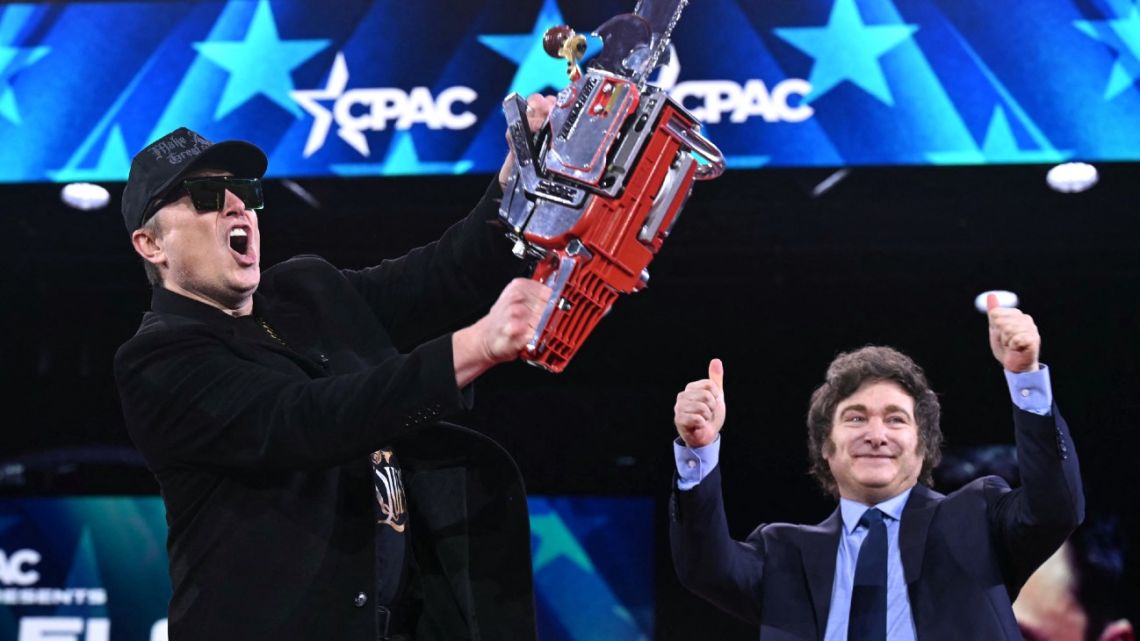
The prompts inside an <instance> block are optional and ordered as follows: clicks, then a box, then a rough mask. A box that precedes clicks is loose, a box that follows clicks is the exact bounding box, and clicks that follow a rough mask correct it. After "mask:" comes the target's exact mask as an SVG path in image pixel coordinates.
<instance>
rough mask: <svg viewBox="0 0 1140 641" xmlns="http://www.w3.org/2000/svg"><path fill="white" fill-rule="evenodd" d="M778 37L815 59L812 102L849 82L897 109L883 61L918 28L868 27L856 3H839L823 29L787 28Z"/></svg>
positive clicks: (848, 0)
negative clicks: (887, 54)
mask: <svg viewBox="0 0 1140 641" xmlns="http://www.w3.org/2000/svg"><path fill="white" fill-rule="evenodd" d="M772 31H773V32H774V33H775V34H776V35H777V36H779V37H780V38H782V39H784V40H786V41H787V42H788V43H790V44H791V45H792V46H794V47H796V48H797V49H799V50H801V51H803V52H804V53H806V54H808V55H809V56H811V57H812V58H813V59H814V62H813V63H812V67H811V77H810V78H808V82H809V83H811V86H812V91H811V93H810V94H809V95H808V96H807V97H806V98H805V100H806V101H807V102H811V101H813V100H815V99H816V98H819V97H820V96H822V95H823V94H825V93H827V92H828V91H830V90H831V89H833V88H834V87H835V86H836V85H838V84H839V83H840V82H843V81H844V80H849V81H851V82H852V83H854V84H855V85H857V86H859V87H860V88H862V89H863V90H864V91H866V92H867V93H869V94H871V95H872V96H874V97H876V98H878V99H879V100H880V101H881V102H883V103H885V104H887V105H890V106H894V104H895V100H894V96H892V95H891V89H890V87H889V86H888V85H887V79H886V77H885V76H883V68H882V67H881V66H880V65H879V58H880V57H881V56H882V55H883V54H885V53H886V52H888V51H890V50H891V49H893V48H894V47H896V46H897V45H898V44H899V43H901V42H903V41H904V40H907V39H908V38H910V37H911V35H912V34H914V32H915V31H918V26H917V25H911V24H892V25H868V24H866V23H865V22H863V19H862V18H861V17H860V16H859V10H858V8H857V7H856V6H855V0H836V1H835V5H834V6H833V7H832V8H831V16H830V17H829V18H828V20H827V25H826V26H823V27H784V28H780V29H773V30H772Z"/></svg>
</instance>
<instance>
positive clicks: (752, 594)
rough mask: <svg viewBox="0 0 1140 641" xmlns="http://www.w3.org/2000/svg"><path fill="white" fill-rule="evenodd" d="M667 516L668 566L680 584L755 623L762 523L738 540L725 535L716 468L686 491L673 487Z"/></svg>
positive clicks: (761, 566)
mask: <svg viewBox="0 0 1140 641" xmlns="http://www.w3.org/2000/svg"><path fill="white" fill-rule="evenodd" d="M674 488H676V484H675V483H674ZM669 517H670V518H669V539H670V544H671V546H672V552H673V565H674V567H675V568H676V570H677V577H678V578H679V579H680V581H681V584H682V585H684V586H685V587H686V588H688V589H689V590H691V591H692V592H694V593H696V594H698V595H700V596H701V597H703V598H704V599H706V600H708V601H709V602H711V603H712V604H714V605H716V606H717V607H719V608H721V609H722V610H724V611H725V612H728V613H729V614H732V615H734V616H736V617H739V618H741V619H743V620H745V621H748V622H751V623H756V624H759V623H760V615H761V612H760V600H759V598H758V595H759V594H760V583H761V580H762V579H763V576H764V560H765V554H766V551H765V545H764V539H763V536H762V534H761V531H762V529H763V528H762V527H761V528H757V529H756V530H755V531H754V532H753V533H752V534H751V535H749V537H748V539H746V540H745V541H743V542H741V541H735V540H733V539H732V537H731V536H730V535H729V532H728V521H727V519H726V518H725V514H724V500H723V498H722V496H721V483H720V468H719V467H717V468H714V469H713V470H712V472H711V473H710V474H709V475H708V476H707V477H705V479H704V480H702V481H701V482H700V483H699V484H697V485H696V486H695V487H693V489H691V490H687V491H686V490H677V489H674V491H673V496H672V497H671V500H670V503H669Z"/></svg>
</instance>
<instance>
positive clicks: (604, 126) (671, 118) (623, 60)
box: [499, 0, 724, 372]
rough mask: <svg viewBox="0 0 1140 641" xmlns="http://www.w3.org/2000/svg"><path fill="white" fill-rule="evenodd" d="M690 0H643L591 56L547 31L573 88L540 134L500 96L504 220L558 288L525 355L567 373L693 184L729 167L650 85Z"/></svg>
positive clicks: (636, 281)
mask: <svg viewBox="0 0 1140 641" xmlns="http://www.w3.org/2000/svg"><path fill="white" fill-rule="evenodd" d="M686 4H688V0H640V1H639V2H638V3H637V5H636V7H635V8H634V12H633V13H626V14H621V15H618V16H615V17H613V18H611V19H609V20H607V21H606V22H605V23H604V24H602V26H600V27H598V28H597V30H595V31H594V32H593V35H595V36H596V37H597V38H600V39H601V41H602V43H603V46H602V50H601V51H600V52H598V53H597V55H595V56H593V57H592V58H591V59H590V60H589V61H588V63H586V64H585V65H584V66H585V70H584V71H583V70H582V68H581V67H580V66H579V62H580V61H581V60H582V58H583V57H584V56H585V54H586V52H587V39H586V37H585V36H584V35H582V34H579V33H575V32H574V31H573V30H572V29H571V28H569V27H568V26H565V25H558V26H555V27H552V28H551V29H549V30H548V31H547V32H546V34H545V35H544V37H543V47H544V49H545V50H546V52H547V53H548V54H550V55H551V56H554V57H557V58H564V59H566V61H567V75H568V77H569V80H570V84H568V85H567V86H566V88H564V89H563V90H562V91H560V92H559V93H558V96H557V98H556V101H555V106H554V107H553V109H552V110H551V112H550V114H549V116H548V117H547V119H546V121H545V122H544V123H543V124H542V126H541V127H539V129H538V131H531V130H530V126H529V123H528V122H527V117H526V109H527V104H526V101H525V100H524V99H523V97H522V96H520V95H519V94H517V93H512V94H511V95H509V96H507V98H506V99H505V100H504V101H503V112H504V114H505V115H506V119H507V132H508V139H509V144H510V146H511V148H512V150H513V151H514V156H515V160H516V162H515V163H514V169H513V170H512V173H511V175H510V178H509V179H508V180H507V183H506V187H505V189H504V193H503V200H502V203H501V205H500V207H499V217H500V218H501V219H502V220H503V222H504V223H506V225H507V227H508V228H509V229H508V232H507V235H508V237H509V238H510V239H511V240H513V241H514V248H513V251H514V254H515V255H516V256H518V257H519V258H523V259H532V260H535V261H536V264H535V268H534V271H533V273H532V275H531V278H532V279H533V280H537V281H540V282H542V283H544V284H546V285H547V286H548V287H550V289H551V290H552V294H551V297H550V300H549V302H548V303H547V305H546V307H545V309H544V310H543V312H542V316H541V318H540V320H539V322H538V325H537V327H536V328H535V330H534V334H533V336H532V337H531V339H530V340H529V341H528V343H527V345H526V347H525V348H524V349H523V350H522V353H521V357H522V359H523V360H524V361H526V362H528V363H530V364H533V365H537V366H540V367H543V368H545V369H547V370H549V371H551V372H561V371H562V370H563V369H564V368H565V367H566V365H567V364H568V363H569V362H570V359H571V358H573V357H574V354H575V353H577V351H578V349H579V348H580V347H581V346H582V343H583V342H584V341H585V340H586V338H587V337H588V336H589V335H590V333H591V332H592V331H593V330H594V328H595V327H596V326H597V324H598V321H600V320H601V319H602V317H603V316H605V315H606V314H607V313H609V311H610V308H611V307H612V306H613V304H614V302H615V301H616V300H617V298H618V295H620V294H629V293H633V292H637V291H640V290H641V289H643V288H644V287H646V285H648V284H649V271H648V269H647V267H648V265H649V263H650V261H652V260H653V257H654V256H655V255H656V254H657V252H658V251H659V250H660V249H661V245H662V244H663V243H664V242H665V239H666V238H668V236H669V234H670V232H671V231H672V229H673V225H674V223H676V221H677V217H678V215H679V214H680V213H681V209H682V208H683V207H684V205H685V202H686V200H688V197H689V194H690V192H691V191H692V187H693V182H694V181H695V180H710V179H713V178H716V177H717V176H719V175H720V174H721V173H722V172H723V171H724V156H723V155H722V154H721V152H720V150H719V149H717V147H716V145H714V144H713V143H712V142H710V141H709V140H708V139H706V138H705V137H704V136H702V135H701V131H700V130H701V124H700V122H698V121H697V120H696V119H695V118H694V117H693V116H692V115H691V114H690V113H689V112H688V111H686V110H685V108H684V107H683V106H681V104H680V103H678V102H677V101H675V100H673V99H672V98H670V97H669V95H668V93H666V92H665V91H664V90H663V89H661V88H659V87H656V86H654V85H652V84H650V83H649V81H648V80H649V77H650V75H651V74H652V72H653V71H654V70H655V69H656V68H657V67H658V66H660V65H662V64H665V63H666V62H667V59H668V56H669V51H670V37H671V35H672V33H673V29H674V27H676V25H677V20H678V19H679V18H680V15H681V12H682V10H683V9H684V8H685V5H686Z"/></svg>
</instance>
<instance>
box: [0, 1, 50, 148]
mask: <svg viewBox="0 0 1140 641" xmlns="http://www.w3.org/2000/svg"><path fill="white" fill-rule="evenodd" d="M30 17H31V14H30V8H29V7H20V6H15V7H9V8H8V9H5V10H3V11H0V116H3V117H4V118H6V119H8V120H9V121H10V122H12V123H13V124H16V125H18V124H20V122H21V120H20V109H19V107H17V105H16V93H15V91H13V90H12V85H11V84H10V83H11V79H12V77H13V76H15V75H16V74H17V73H19V72H21V71H23V70H24V69H27V68H28V67H30V66H32V65H34V64H36V63H37V62H39V61H40V60H41V59H42V58H43V57H44V56H46V55H48V52H50V51H51V47H17V46H15V45H14V44H13V41H14V40H15V37H16V34H17V33H19V32H20V31H21V29H22V28H23V25H24V24H25V22H26V21H27V20H28V19H30Z"/></svg>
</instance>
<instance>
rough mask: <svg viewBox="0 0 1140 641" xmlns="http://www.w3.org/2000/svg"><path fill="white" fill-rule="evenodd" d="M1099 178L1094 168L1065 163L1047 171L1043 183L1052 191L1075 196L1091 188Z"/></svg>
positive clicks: (1080, 163) (1086, 164)
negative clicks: (1047, 184)
mask: <svg viewBox="0 0 1140 641" xmlns="http://www.w3.org/2000/svg"><path fill="white" fill-rule="evenodd" d="M1099 179H1100V176H1099V175H1098V174H1097V171H1096V167H1093V166H1092V165H1090V164H1088V163H1083V162H1067V163H1063V164H1060V165H1057V166H1056V167H1054V168H1052V169H1050V170H1049V173H1047V174H1045V182H1047V183H1049V186H1050V187H1052V188H1053V190H1054V191H1059V192H1061V193H1063V194H1076V193H1080V192H1082V191H1085V190H1086V189H1089V188H1091V187H1092V186H1093V185H1095V184H1096V182H1097V180H1099Z"/></svg>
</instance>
